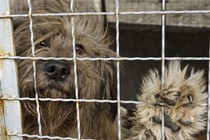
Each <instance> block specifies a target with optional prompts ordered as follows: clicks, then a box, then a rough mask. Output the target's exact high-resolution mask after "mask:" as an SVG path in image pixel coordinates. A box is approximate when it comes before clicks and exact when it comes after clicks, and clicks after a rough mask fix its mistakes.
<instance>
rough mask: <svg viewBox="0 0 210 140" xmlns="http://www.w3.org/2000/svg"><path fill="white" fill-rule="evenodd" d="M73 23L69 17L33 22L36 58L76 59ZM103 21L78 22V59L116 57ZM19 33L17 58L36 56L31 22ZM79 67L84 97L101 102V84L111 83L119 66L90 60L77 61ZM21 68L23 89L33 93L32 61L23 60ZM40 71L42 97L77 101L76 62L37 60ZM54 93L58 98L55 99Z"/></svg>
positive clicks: (109, 62)
mask: <svg viewBox="0 0 210 140" xmlns="http://www.w3.org/2000/svg"><path fill="white" fill-rule="evenodd" d="M76 6H77V5H76ZM50 8H52V7H51V6H50V5H48V6H47V7H45V10H46V9H48V11H47V12H52V11H50V10H49V9H50ZM47 12H46V13H47ZM55 12H57V11H55ZM61 12H62V11H61ZM71 20H72V19H71V17H68V16H66V17H65V16H63V17H34V18H33V32H34V43H35V56H36V57H56V58H59V57H66V58H73V42H72V39H73V37H72V24H71V23H72V22H71ZM99 20H100V19H99V17H97V16H95V17H94V16H87V17H85V16H83V17H81V16H80V17H75V18H74V26H75V50H76V55H77V57H81V58H85V57H89V58H96V57H102V58H106V57H115V53H114V52H113V51H111V50H110V49H109V48H108V47H109V45H110V44H109V43H108V41H109V40H108V38H107V36H106V34H105V33H104V32H103V27H102V24H101V21H99ZM93 25H94V26H93ZM15 33H16V35H15V36H16V38H15V44H16V48H17V55H18V56H32V47H31V41H30V39H31V35H30V30H29V21H24V22H22V23H21V24H20V25H19V26H18V28H17V29H16V32H15ZM76 63H77V77H78V78H77V80H78V87H79V93H81V94H80V97H81V98H98V97H95V96H96V93H98V92H99V90H100V88H101V87H100V83H101V82H102V81H103V82H104V83H105V82H106V80H111V78H112V77H113V74H114V71H113V70H114V69H115V68H114V67H115V63H114V62H111V61H90V60H84V61H77V62H76ZM18 68H19V77H20V85H21V88H22V89H23V91H24V93H25V90H28V89H33V88H32V87H33V86H34V77H33V68H32V61H30V60H24V61H23V60H20V61H19V62H18ZM36 70H37V71H36V73H37V77H36V78H37V91H38V93H40V97H41V96H42V97H54V96H55V97H64V98H65V97H66V98H69V97H74V93H75V90H74V89H75V82H74V80H75V79H74V78H75V70H74V63H73V60H68V61H67V60H59V61H58V60H49V61H44V60H37V61H36ZM105 78H106V79H105ZM107 78H108V79H107ZM111 81H112V80H111ZM96 85H97V86H96ZM29 87H30V88H29ZM96 87H97V88H96ZM51 92H53V93H55V94H58V95H55V94H53V95H52V94H51ZM26 93H27V92H26ZM28 93H31V92H28ZM42 93H44V94H46V95H44V94H42ZM48 93H49V95H48ZM64 93H65V94H64ZM83 93H86V94H83ZM88 94H90V95H88ZM25 96H31V95H25Z"/></svg>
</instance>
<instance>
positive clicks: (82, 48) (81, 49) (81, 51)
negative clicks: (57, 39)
mask: <svg viewBox="0 0 210 140" xmlns="http://www.w3.org/2000/svg"><path fill="white" fill-rule="evenodd" d="M75 49H76V52H77V53H78V54H81V53H83V51H84V46H83V45H81V44H75Z"/></svg>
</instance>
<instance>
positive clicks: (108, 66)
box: [99, 60, 117, 121]
mask: <svg viewBox="0 0 210 140" xmlns="http://www.w3.org/2000/svg"><path fill="white" fill-rule="evenodd" d="M99 70H101V71H100V73H101V78H102V81H101V85H100V93H99V99H101V100H116V99H117V77H116V75H117V69H116V61H113V60H111V61H103V60H102V61H100V68H99ZM100 108H101V109H103V108H106V109H107V108H108V109H109V112H108V113H109V114H110V115H111V118H112V119H113V121H114V120H115V118H116V114H117V103H102V104H101V105H100Z"/></svg>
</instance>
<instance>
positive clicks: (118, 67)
mask: <svg viewBox="0 0 210 140" xmlns="http://www.w3.org/2000/svg"><path fill="white" fill-rule="evenodd" d="M115 12H116V53H117V57H118V58H119V57H120V51H119V50H120V42H119V35H120V31H119V0H116V11H115ZM117 116H118V118H117V119H118V139H119V140H121V115H120V61H117Z"/></svg>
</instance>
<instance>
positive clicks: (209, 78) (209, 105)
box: [206, 33, 210, 140]
mask: <svg viewBox="0 0 210 140" xmlns="http://www.w3.org/2000/svg"><path fill="white" fill-rule="evenodd" d="M209 56H210V33H209ZM208 84H209V85H208V108H207V109H208V110H207V111H208V118H207V132H206V138H207V140H209V139H210V138H209V137H210V136H209V134H210V61H209V73H208Z"/></svg>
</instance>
